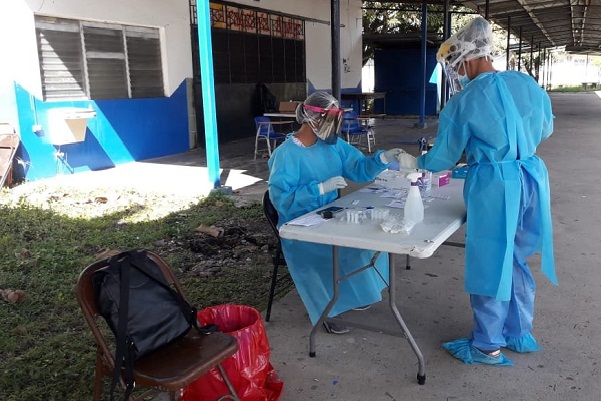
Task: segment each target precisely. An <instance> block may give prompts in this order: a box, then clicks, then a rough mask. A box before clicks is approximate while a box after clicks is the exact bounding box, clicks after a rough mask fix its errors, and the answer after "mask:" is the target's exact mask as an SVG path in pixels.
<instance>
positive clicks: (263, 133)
mask: <svg viewBox="0 0 601 401" xmlns="http://www.w3.org/2000/svg"><path fill="white" fill-rule="evenodd" d="M293 123H294V121H293V120H284V121H271V119H270V118H269V117H263V116H259V117H255V127H256V128H257V133H256V136H255V158H254V160H257V154H258V153H259V140H260V139H264V140H265V142H266V143H267V152H268V153H269V157H271V141H273V148H274V149H275V147H276V145H277V142H278V141H283V140H284V139H286V135H285V134H281V133H277V132H276V131H275V129H274V128H273V127H274V126H278V125H284V124H293Z"/></svg>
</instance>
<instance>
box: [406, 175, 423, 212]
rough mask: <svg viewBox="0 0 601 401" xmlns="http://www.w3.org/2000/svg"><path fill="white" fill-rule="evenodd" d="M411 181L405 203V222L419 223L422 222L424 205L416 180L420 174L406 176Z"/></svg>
mask: <svg viewBox="0 0 601 401" xmlns="http://www.w3.org/2000/svg"><path fill="white" fill-rule="evenodd" d="M407 178H409V179H410V180H411V187H410V188H409V192H408V193H407V200H406V201H405V216H404V217H405V221H413V222H414V223H420V222H421V221H422V220H424V203H423V202H422V195H421V193H420V191H419V186H418V180H419V179H420V178H421V174H420V173H411V174H409V175H408V176H407Z"/></svg>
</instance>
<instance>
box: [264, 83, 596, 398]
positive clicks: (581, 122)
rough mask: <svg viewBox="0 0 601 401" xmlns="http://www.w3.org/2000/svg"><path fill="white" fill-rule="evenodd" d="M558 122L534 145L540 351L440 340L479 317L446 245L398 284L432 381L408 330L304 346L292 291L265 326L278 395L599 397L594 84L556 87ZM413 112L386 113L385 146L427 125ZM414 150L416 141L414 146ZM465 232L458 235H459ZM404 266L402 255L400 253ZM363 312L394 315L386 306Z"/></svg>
mask: <svg viewBox="0 0 601 401" xmlns="http://www.w3.org/2000/svg"><path fill="white" fill-rule="evenodd" d="M551 97H552V101H553V106H554V113H555V116H556V119H555V132H554V134H553V135H552V136H551V137H550V138H549V139H548V140H547V141H545V142H544V143H543V144H542V145H541V146H540V148H539V152H538V154H539V155H540V156H541V157H542V158H543V159H544V160H545V161H546V163H547V165H548V169H549V174H550V180H551V191H552V208H553V216H554V230H555V232H554V236H555V259H556V265H557V273H558V278H559V282H560V285H559V287H555V286H554V285H552V284H550V283H549V282H548V281H547V280H546V279H545V278H544V277H543V276H542V275H541V274H540V273H539V272H538V259H537V258H533V260H532V267H533V270H534V271H535V278H536V280H537V286H538V288H537V289H538V291H537V306H536V318H535V327H534V330H533V334H534V335H535V336H536V338H537V339H538V341H539V343H540V344H541V345H542V347H543V350H542V351H540V352H537V353H533V354H525V355H520V354H516V353H513V352H511V351H507V352H506V354H507V356H508V357H509V358H511V359H512V360H514V362H515V366H514V367H491V366H480V365H465V364H463V363H461V362H459V361H457V360H456V359H454V358H452V357H451V356H450V355H449V354H448V353H447V352H446V351H445V350H444V349H443V348H442V346H441V343H442V342H444V341H449V340H453V339H456V338H459V337H465V336H468V335H469V333H470V330H471V327H472V323H471V310H470V308H469V302H468V296H467V295H466V293H465V292H464V291H463V284H462V283H463V250H462V249H458V248H451V247H442V248H440V250H439V251H438V252H436V253H435V255H433V256H432V257H431V258H428V259H425V260H415V261H414V262H413V268H412V270H410V271H406V270H404V269H402V270H401V272H400V274H399V277H398V282H397V283H395V285H396V286H397V288H398V291H399V300H400V309H401V312H402V313H403V316H404V319H405V322H406V323H407V325H408V326H409V328H410V330H411V331H412V334H413V336H414V337H415V340H416V341H417V343H418V345H419V346H420V348H421V350H422V352H423V354H424V357H425V359H426V375H427V381H426V384H425V385H424V386H420V385H418V384H417V382H416V374H417V360H416V358H415V356H414V355H413V353H412V352H411V349H410V347H409V345H408V343H407V342H406V340H405V339H403V338H397V337H391V336H387V335H384V334H377V333H372V332H367V331H363V330H359V329H352V331H351V333H349V334H345V335H341V336H336V335H328V334H325V332H320V334H318V336H317V356H316V357H315V358H309V356H308V335H309V332H310V329H311V327H310V323H309V319H308V318H307V315H306V313H305V309H304V307H303V305H302V303H301V302H300V299H299V297H298V295H297V294H296V292H295V291H293V292H291V293H289V294H288V295H287V296H285V297H284V298H283V299H282V300H280V301H279V302H277V303H276V304H275V305H274V309H273V312H272V313H273V314H272V318H271V322H269V323H268V324H267V331H268V336H269V340H270V344H271V347H272V349H273V353H272V356H271V362H272V363H273V365H274V366H275V368H276V370H277V372H278V374H279V377H280V378H281V379H282V380H283V381H284V393H283V396H282V398H281V400H282V401H301V400H303V401H304V400H346V401H355V400H356V401H364V400H370V401H371V400H373V401H380V400H381V401H391V400H397V401H400V400H423V401H425V400H479V401H480V400H529V401H533V400H541V401H543V400H544V401H549V400H558V401H559V400H562V401H563V400H601V383H600V381H599V373H600V368H601V366H600V363H601V361H600V356H601V345H600V344H601V323H600V320H599V309H600V307H601V274H600V273H599V271H598V261H599V255H598V254H597V252H598V249H599V248H598V247H599V245H600V235H599V227H601V212H600V210H601V176H599V174H598V171H599V167H600V162H599V154H601V137H600V134H601V130H600V128H599V125H600V123H601V118H600V115H601V99H600V98H599V96H598V95H596V94H592V93H589V94H554V95H552V96H551ZM412 123H413V121H411V120H385V121H383V122H382V124H383V125H382V129H381V130H378V131H377V132H378V134H377V135H378V141H379V144H381V145H382V148H388V147H392V146H401V147H405V148H407V150H409V149H411V148H412V146H413V145H412V144H413V143H414V140H415V139H416V138H417V137H419V136H420V135H421V134H425V135H426V136H430V135H433V133H434V132H435V128H436V122H435V121H433V122H430V128H428V129H426V130H416V129H413V128H412ZM413 151H414V152H416V151H417V149H416V148H415V147H413ZM462 236H463V232H462V231H461V232H458V233H457V234H456V235H455V236H454V237H453V238H452V239H454V240H458V241H461V240H462ZM400 262H401V263H400V265H401V266H402V262H403V259H400ZM352 313H353V314H354V315H355V316H357V318H359V319H362V320H365V321H371V320H377V321H382V319H385V320H388V321H390V319H389V318H388V314H387V308H386V305H385V304H379V305H376V306H375V307H373V308H372V309H370V310H368V311H364V312H352Z"/></svg>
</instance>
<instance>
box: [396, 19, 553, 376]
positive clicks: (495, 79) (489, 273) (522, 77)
mask: <svg viewBox="0 0 601 401" xmlns="http://www.w3.org/2000/svg"><path fill="white" fill-rule="evenodd" d="M492 47H493V37H492V30H491V28H490V25H489V23H488V21H486V20H485V19H483V18H480V17H479V18H476V19H474V20H472V21H471V22H469V23H468V24H467V25H466V26H464V27H463V28H461V29H460V30H459V31H458V32H457V33H456V34H455V35H453V36H452V37H450V38H449V39H448V40H446V41H445V42H444V43H443V44H442V45H441V46H440V49H439V50H438V54H437V59H438V61H440V62H441V63H443V64H444V66H445V68H446V71H447V75H448V77H449V82H450V86H451V90H452V91H458V92H457V93H456V94H454V95H453V96H452V97H451V99H450V100H449V102H448V103H447V104H446V106H445V108H444V109H443V110H442V112H441V113H440V118H439V127H438V133H437V137H436V141H435V144H434V147H433V148H432V149H431V150H430V151H429V152H428V153H427V154H425V155H422V156H420V157H419V158H417V159H415V158H414V157H413V156H411V155H409V154H408V153H402V154H401V155H400V156H399V161H400V165H401V167H403V168H421V169H427V170H430V171H441V170H445V169H449V168H451V167H453V166H454V165H455V163H456V162H457V161H458V160H459V159H460V157H461V155H462V153H463V151H465V153H466V156H467V163H468V166H469V167H468V173H467V177H466V180H465V186H464V191H463V195H464V199H465V204H466V207H467V224H466V239H465V240H466V249H465V290H466V291H467V292H468V293H469V294H470V304H471V307H472V310H473V315H474V327H473V330H472V333H471V336H470V338H462V339H458V340H455V341H451V342H448V343H444V344H443V346H444V347H445V348H446V349H447V350H448V351H449V352H450V353H451V354H452V355H453V356H454V357H455V358H457V359H459V360H461V361H463V362H465V363H470V364H471V363H480V364H490V365H513V362H512V361H511V360H509V359H508V358H507V357H506V356H505V355H504V354H503V353H501V350H500V349H501V348H503V347H506V348H508V349H510V350H512V351H515V352H532V351H537V350H539V349H540V347H539V346H538V344H537V342H536V340H535V339H534V337H533V336H532V334H531V330H532V323H533V318H534V294H535V283H534V279H533V277H532V274H531V271H530V268H529V266H528V264H527V262H526V259H527V258H528V257H529V256H530V255H532V254H533V253H535V252H540V253H541V254H542V258H541V270H542V272H543V273H544V274H545V275H546V276H547V278H548V279H549V280H550V281H551V282H552V283H554V284H557V278H556V276H555V265H554V260H553V233H552V225H551V207H550V191H549V179H548V173H547V168H546V166H545V163H544V162H543V161H542V160H541V159H540V158H539V157H538V156H536V154H535V152H536V148H537V146H538V145H539V144H540V143H541V141H543V140H544V139H546V138H547V137H549V135H551V133H552V132H553V114H552V112H551V102H550V99H549V97H548V95H547V93H546V92H545V91H544V90H543V89H541V88H540V87H539V86H538V85H537V83H536V82H535V81H534V80H533V79H532V78H531V77H529V76H528V75H526V74H523V73H521V72H517V71H504V72H499V71H496V70H495V69H494V67H493V65H492V58H491V53H492Z"/></svg>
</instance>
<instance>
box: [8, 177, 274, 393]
mask: <svg viewBox="0 0 601 401" xmlns="http://www.w3.org/2000/svg"><path fill="white" fill-rule="evenodd" d="M28 186H29V184H27V185H24V186H22V187H17V188H14V189H12V190H4V191H2V192H1V193H0V213H1V215H2V224H1V225H0V252H1V254H2V258H1V259H0V289H8V288H11V289H20V290H23V291H25V294H26V298H25V300H24V301H23V302H19V303H16V304H11V303H9V302H7V301H5V300H3V299H0V344H2V346H1V347H0V361H1V362H0V400H6V401H33V400H44V401H50V400H56V401H65V400H87V399H91V397H92V381H93V367H94V360H95V347H94V341H93V338H92V335H91V332H90V330H89V328H88V327H87V326H86V324H85V322H84V320H83V317H82V314H81V312H80V309H79V306H78V304H77V301H76V299H75V292H74V290H75V284H76V281H77V278H78V276H79V273H80V272H81V270H82V269H83V268H84V267H85V266H87V265H88V264H90V263H92V262H93V261H94V260H95V258H96V256H95V255H96V254H97V253H99V252H101V251H104V250H107V249H115V250H125V249H129V248H147V249H150V250H153V251H155V252H157V253H158V254H160V255H161V256H163V257H164V258H165V259H166V260H167V261H168V263H169V264H170V265H171V266H172V268H173V269H174V271H175V273H176V276H177V277H178V278H179V280H180V282H181V284H182V286H183V288H184V291H185V293H186V295H187V297H188V300H189V301H191V302H192V303H193V304H194V305H195V306H197V307H198V308H199V309H201V308H203V307H208V306H213V305H217V304H222V303H238V304H245V305H250V306H252V307H255V308H257V309H259V310H263V309H264V308H265V307H266V302H267V293H268V289H269V279H270V274H271V252H272V250H273V247H274V246H275V237H274V236H273V233H271V231H270V230H271V229H270V228H269V226H268V224H267V222H266V221H265V218H264V216H263V212H262V208H261V205H260V204H259V203H258V202H251V203H250V204H249V205H246V206H245V207H238V206H237V205H236V204H235V202H234V200H233V199H232V198H229V197H225V196H210V197H207V198H205V199H179V198H177V197H175V196H173V197H166V196H162V195H147V194H144V195H143V194H138V193H135V192H131V191H122V192H121V193H115V190H114V189H110V190H109V189H98V190H97V191H96V190H95V192H78V191H77V190H76V189H73V188H52V187H50V186H40V185H38V186H31V188H29V189H28ZM106 194H110V196H106ZM200 224H206V225H216V226H221V225H224V226H236V227H240V228H239V230H242V231H244V232H246V233H247V234H248V236H252V239H253V241H254V242H255V243H254V244H251V245H252V248H251V250H250V251H245V252H243V251H239V250H237V249H238V248H239V244H228V249H230V248H231V249H230V251H228V252H229V253H225V255H228V256H227V257H226V256H223V254H221V253H219V252H217V253H216V254H215V255H212V256H211V257H207V256H205V255H203V254H199V253H198V252H197V251H198V250H197V249H196V248H195V245H194V244H196V243H198V242H200V243H201V244H202V243H203V241H202V238H200V237H199V234H198V233H195V231H194V229H195V228H196V227H198V226H199V225H200ZM243 242H244V241H243ZM242 245H244V247H246V248H248V244H242ZM244 247H242V248H240V249H246V248H244ZM224 249H225V248H224ZM238 254H242V256H239V255H238ZM220 258H222V259H220ZM206 259H212V260H213V261H216V262H219V263H220V265H219V268H218V269H217V270H216V271H217V273H215V274H213V275H202V274H200V273H202V272H203V271H202V263H204V262H206ZM199 266H201V267H199ZM214 270H215V269H214ZM199 271H200V273H199ZM106 381H107V380H105V382H106Z"/></svg>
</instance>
